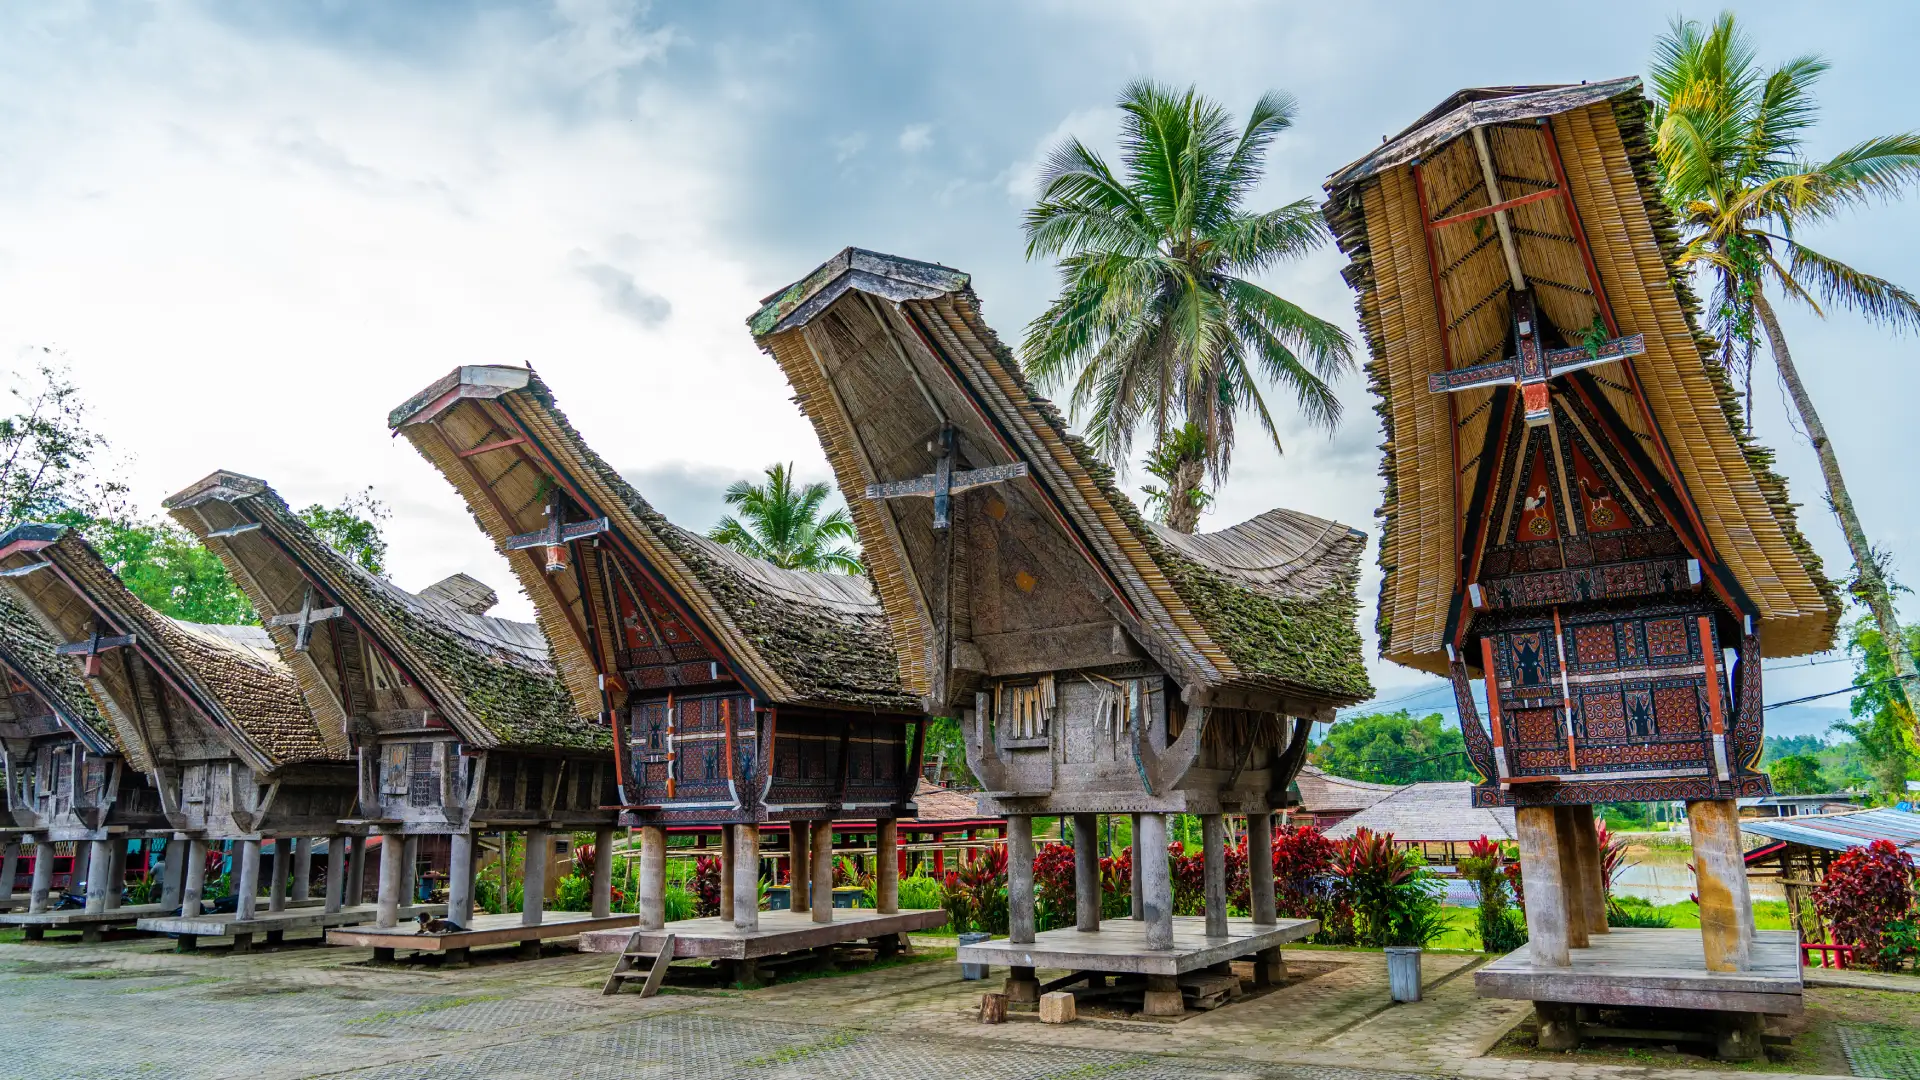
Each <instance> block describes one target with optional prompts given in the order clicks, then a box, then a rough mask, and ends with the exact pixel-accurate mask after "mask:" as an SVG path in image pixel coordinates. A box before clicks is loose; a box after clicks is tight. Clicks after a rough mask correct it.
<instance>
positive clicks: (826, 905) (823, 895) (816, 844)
mask: <svg viewBox="0 0 1920 1080" xmlns="http://www.w3.org/2000/svg"><path fill="white" fill-rule="evenodd" d="M808 865H809V868H810V869H811V870H812V871H813V887H812V888H810V889H808V890H807V892H808V898H809V899H810V900H811V901H812V902H813V903H812V907H813V921H814V922H816V923H830V922H832V921H833V822H831V821H816V822H814V823H813V856H812V859H811V860H810V862H809V864H808Z"/></svg>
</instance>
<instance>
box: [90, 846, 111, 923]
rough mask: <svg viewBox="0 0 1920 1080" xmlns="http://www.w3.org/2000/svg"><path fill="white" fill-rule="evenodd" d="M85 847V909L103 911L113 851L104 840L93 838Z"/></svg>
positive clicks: (105, 906) (105, 908)
mask: <svg viewBox="0 0 1920 1080" xmlns="http://www.w3.org/2000/svg"><path fill="white" fill-rule="evenodd" d="M87 847H88V848H89V851H88V853H87V856H88V857H87V911H88V912H99V911H105V910H107V880H108V879H109V878H111V877H112V876H113V852H112V850H111V848H110V847H109V845H108V842H107V841H105V840H95V841H93V842H92V843H90V844H88V845H87Z"/></svg>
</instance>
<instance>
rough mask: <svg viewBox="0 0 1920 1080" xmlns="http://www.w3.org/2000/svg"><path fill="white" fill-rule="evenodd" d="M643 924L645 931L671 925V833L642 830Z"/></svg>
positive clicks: (656, 828)
mask: <svg viewBox="0 0 1920 1080" xmlns="http://www.w3.org/2000/svg"><path fill="white" fill-rule="evenodd" d="M639 912H640V922H639V924H638V925H639V927H640V929H642V930H658V929H660V928H661V927H663V926H665V925H667V830H665V829H663V828H661V827H660V826H658V825H642V826H641V827H640V906H639Z"/></svg>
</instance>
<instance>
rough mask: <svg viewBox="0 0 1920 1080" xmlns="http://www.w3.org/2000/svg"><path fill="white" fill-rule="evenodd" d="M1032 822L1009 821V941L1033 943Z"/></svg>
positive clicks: (1018, 818) (1015, 816)
mask: <svg viewBox="0 0 1920 1080" xmlns="http://www.w3.org/2000/svg"><path fill="white" fill-rule="evenodd" d="M1033 925H1034V923H1033V818H1031V817H1029V816H1027V815H1026V814H1013V815H1010V816H1009V817H1008V818H1007V940H1009V941H1012V942H1014V943H1015V944H1018V945H1027V944H1031V943H1032V942H1033Z"/></svg>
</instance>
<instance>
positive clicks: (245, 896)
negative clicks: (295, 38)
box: [233, 840, 260, 948]
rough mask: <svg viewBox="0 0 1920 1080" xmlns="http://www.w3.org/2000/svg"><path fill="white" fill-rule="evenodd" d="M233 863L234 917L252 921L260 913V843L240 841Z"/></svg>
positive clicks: (237, 943) (256, 841) (236, 943)
mask: <svg viewBox="0 0 1920 1080" xmlns="http://www.w3.org/2000/svg"><path fill="white" fill-rule="evenodd" d="M233 861H234V867H233V895H234V917H235V918H237V919H242V920H246V919H251V918H253V917H254V916H255V915H257V914H259V912H260V841H258V840H242V841H240V846H239V848H238V849H237V850H236V851H235V852H234V860H233ZM234 945H235V947H236V948H238V946H239V941H238V940H236V941H235V942H234Z"/></svg>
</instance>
